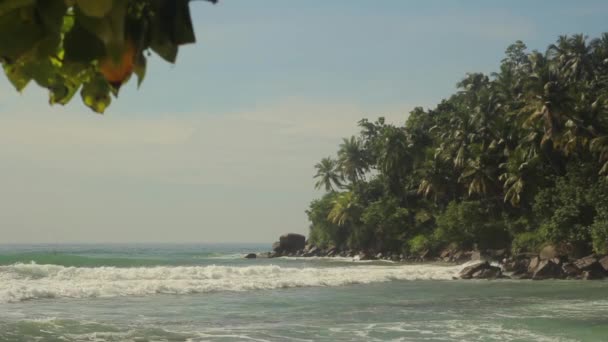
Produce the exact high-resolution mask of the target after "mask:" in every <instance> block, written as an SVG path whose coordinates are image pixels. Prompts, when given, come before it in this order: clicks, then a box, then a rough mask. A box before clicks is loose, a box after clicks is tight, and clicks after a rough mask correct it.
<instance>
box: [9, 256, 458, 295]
mask: <svg viewBox="0 0 608 342" xmlns="http://www.w3.org/2000/svg"><path fill="white" fill-rule="evenodd" d="M461 267H462V266H439V265H400V266H371V265H370V266H367V265H365V266H350V267H325V268H312V267H305V268H293V267H280V266H277V265H262V266H246V267H230V266H176V267H169V266H156V267H133V268H118V267H94V268H89V267H65V266H59V265H38V264H35V263H31V264H22V263H19V264H14V265H10V266H0V284H2V286H1V287H0V302H4V303H7V302H19V301H24V300H32V299H40V298H95V297H117V296H146V295H152V294H193V293H206V292H215V291H250V290H262V289H266V290H268V289H277V288H291V287H310V286H343V285H349V284H367V283H374V282H385V281H391V280H417V279H433V280H447V279H452V277H453V276H455V275H456V274H457V273H458V271H459V270H460V269H461Z"/></svg>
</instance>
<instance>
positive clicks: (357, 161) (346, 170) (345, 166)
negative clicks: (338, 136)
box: [338, 136, 369, 184]
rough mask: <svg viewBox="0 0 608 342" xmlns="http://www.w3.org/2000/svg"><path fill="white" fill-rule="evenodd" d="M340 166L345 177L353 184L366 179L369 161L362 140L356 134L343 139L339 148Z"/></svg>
mask: <svg viewBox="0 0 608 342" xmlns="http://www.w3.org/2000/svg"><path fill="white" fill-rule="evenodd" d="M338 166H339V169H340V172H341V173H342V175H343V176H344V178H346V179H347V180H349V181H350V183H351V184H356V183H357V182H358V181H359V180H362V179H365V172H367V171H368V170H369V163H368V158H367V155H366V151H365V150H364V149H363V144H362V142H361V140H359V139H357V138H356V137H354V136H352V137H350V138H344V139H343V140H342V143H341V144H340V147H339V149H338Z"/></svg>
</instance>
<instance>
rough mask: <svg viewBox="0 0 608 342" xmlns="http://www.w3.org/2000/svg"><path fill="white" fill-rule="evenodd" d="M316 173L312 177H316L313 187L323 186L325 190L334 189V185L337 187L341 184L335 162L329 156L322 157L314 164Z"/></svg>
mask: <svg viewBox="0 0 608 342" xmlns="http://www.w3.org/2000/svg"><path fill="white" fill-rule="evenodd" d="M315 169H317V173H316V174H315V176H314V178H318V181H317V182H316V183H315V189H321V188H324V189H325V191H327V192H330V191H334V186H335V187H337V188H339V187H341V186H342V177H341V176H340V174H339V173H338V170H337V163H336V161H335V160H333V159H332V158H331V157H327V158H323V159H321V161H320V162H318V163H317V164H316V165H315Z"/></svg>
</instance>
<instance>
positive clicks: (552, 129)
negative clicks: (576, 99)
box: [521, 52, 572, 146]
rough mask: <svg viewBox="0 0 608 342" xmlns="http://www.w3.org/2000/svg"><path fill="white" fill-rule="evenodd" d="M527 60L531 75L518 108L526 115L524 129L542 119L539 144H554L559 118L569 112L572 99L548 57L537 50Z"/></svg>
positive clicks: (560, 120) (556, 139)
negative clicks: (523, 103)
mask: <svg viewBox="0 0 608 342" xmlns="http://www.w3.org/2000/svg"><path fill="white" fill-rule="evenodd" d="M530 60H531V62H532V74H531V75H530V76H529V77H528V80H527V82H526V83H527V84H526V88H527V89H526V94H527V103H528V104H527V105H526V106H525V107H524V108H523V109H522V111H521V113H522V114H524V115H526V116H527V119H526V120H525V122H524V128H533V126H534V124H536V123H537V122H538V121H542V122H543V127H544V135H543V138H542V140H541V144H545V143H547V142H548V141H552V142H553V144H554V145H555V146H558V145H559V143H560V141H559V133H560V132H561V129H562V127H563V122H564V120H563V118H564V117H565V116H568V114H569V113H570V111H571V103H572V101H571V99H570V96H569V94H568V93H567V87H566V84H565V82H564V81H563V80H562V77H561V74H560V73H559V71H558V70H556V69H555V68H554V67H553V66H552V65H551V62H550V60H548V59H547V58H546V57H545V56H543V55H542V54H540V53H539V52H535V53H532V54H531V55H530ZM530 113H531V114H530Z"/></svg>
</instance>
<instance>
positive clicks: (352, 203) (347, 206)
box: [327, 191, 358, 226]
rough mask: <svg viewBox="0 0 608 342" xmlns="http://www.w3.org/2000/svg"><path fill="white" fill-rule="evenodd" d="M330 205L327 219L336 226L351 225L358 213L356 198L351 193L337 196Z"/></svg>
mask: <svg viewBox="0 0 608 342" xmlns="http://www.w3.org/2000/svg"><path fill="white" fill-rule="evenodd" d="M332 205H333V206H332V209H331V211H330V212H329V214H328V215H327V219H328V220H329V221H330V222H332V223H334V224H337V225H338V226H344V225H346V224H347V223H352V221H353V220H354V219H355V217H356V215H357V213H358V205H357V198H356V196H355V194H354V193H353V192H352V191H347V192H343V193H341V194H339V195H338V196H337V197H336V198H335V199H334V200H333V201H332Z"/></svg>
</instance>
